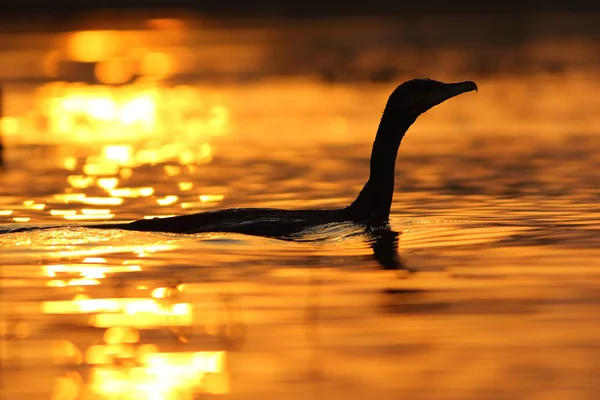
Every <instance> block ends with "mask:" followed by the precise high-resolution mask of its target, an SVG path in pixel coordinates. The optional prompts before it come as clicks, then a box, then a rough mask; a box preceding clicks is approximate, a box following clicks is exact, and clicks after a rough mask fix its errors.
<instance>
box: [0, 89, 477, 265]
mask: <svg viewBox="0 0 600 400" xmlns="http://www.w3.org/2000/svg"><path fill="white" fill-rule="evenodd" d="M473 90H475V91H476V90H477V85H476V84H475V83H474V82H471V81H465V82H458V83H443V82H439V81H435V80H432V79H413V80H410V81H407V82H404V83H403V84H401V85H400V86H398V87H397V88H396V89H395V90H394V91H393V92H392V94H391V95H390V97H389V99H388V101H387V104H386V106H385V109H384V111H383V115H382V117H381V122H380V123H379V128H378V130H377V135H376V137H375V142H374V143H373V149H372V152H371V162H370V175H369V180H368V181H367V183H366V184H365V186H364V187H363V189H362V190H361V192H360V194H359V195H358V197H357V198H356V200H354V202H353V203H352V204H350V205H349V206H348V207H345V208H340V209H334V210H281V209H273V208H232V209H226V210H217V211H206V212H201V213H197V214H190V215H181V216H175V217H167V218H154V219H142V220H138V221H134V222H130V223H111V224H99V225H88V226H87V228H104V229H124V230H131V231H146V232H172V233H184V234H185V233H202V232H232V233H243V234H248V235H255V236H263V237H271V238H278V239H283V240H295V239H296V235H295V234H298V233H300V232H302V231H304V230H305V229H307V228H310V227H317V226H319V225H324V224H330V223H343V222H351V223H355V224H359V225H361V226H362V227H364V228H365V229H364V232H365V233H366V235H367V238H368V241H369V242H370V244H371V247H372V248H373V253H374V257H375V259H376V260H377V261H378V262H379V263H380V264H381V266H382V267H383V268H385V269H404V268H405V267H404V266H403V265H402V262H401V260H400V258H399V256H398V251H397V250H398V233H397V232H395V231H393V230H391V228H390V226H389V223H388V220H389V214H390V208H391V205H392V197H393V194H394V174H395V164H396V156H397V154H398V148H399V147H400V142H401V141H402V138H403V137H404V134H405V133H406V131H407V130H408V128H409V127H410V126H411V125H412V124H413V123H414V122H415V120H416V119H417V117H418V116H419V115H421V114H423V113H424V112H425V111H427V110H429V109H430V108H432V107H434V106H436V105H438V104H440V103H442V102H444V101H446V100H448V99H450V98H452V97H454V96H457V95H459V94H461V93H465V92H470V91H473ZM30 229H32V228H20V229H14V230H8V231H3V232H0V233H9V232H19V231H26V230H30Z"/></svg>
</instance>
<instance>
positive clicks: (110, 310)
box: [42, 278, 193, 329]
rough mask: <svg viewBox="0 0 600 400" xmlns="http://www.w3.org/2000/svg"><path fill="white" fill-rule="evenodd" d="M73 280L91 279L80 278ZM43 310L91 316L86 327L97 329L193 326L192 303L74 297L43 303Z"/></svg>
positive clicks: (144, 299) (50, 312) (45, 311)
mask: <svg viewBox="0 0 600 400" xmlns="http://www.w3.org/2000/svg"><path fill="white" fill-rule="evenodd" d="M76 281H89V282H92V281H93V280H92V279H88V278H82V279H78V280H76ZM96 282H97V281H96ZM87 284H92V283H87ZM66 285H69V283H67V284H66ZM52 286H61V285H52ZM69 286H70V285H69ZM42 311H43V312H44V313H46V314H90V313H94V315H91V316H90V320H89V324H90V325H92V326H95V327H99V328H110V327H112V326H122V327H123V326H125V327H137V328H140V329H144V328H146V329H150V328H157V327H162V326H191V325H192V323H193V313H192V306H191V304H189V303H176V304H162V303H160V302H158V301H156V300H154V299H148V298H112V299H110V298H107V299H86V298H76V299H73V300H59V301H45V302H43V303H42Z"/></svg>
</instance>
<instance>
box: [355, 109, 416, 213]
mask: <svg viewBox="0 0 600 400" xmlns="http://www.w3.org/2000/svg"><path fill="white" fill-rule="evenodd" d="M415 120H416V117H410V116H407V115H401V113H398V112H388V111H387V109H386V111H384V113H383V116H382V117H381V122H380V123H379V129H377V135H376V136H375V142H374V143H373V150H372V151H371V171H370V175H369V180H368V181H367V183H366V184H365V186H364V187H363V189H362V190H361V192H360V194H359V195H358V197H357V198H356V200H354V202H353V203H352V204H351V205H350V206H349V207H348V211H349V212H350V215H351V217H352V219H355V220H359V221H373V222H382V221H387V220H388V219H389V215H390V208H391V206H392V198H393V195H394V175H395V169H396V156H397V155H398V148H399V147H400V143H401V142H402V138H404V134H405V133H406V131H407V130H408V128H409V127H410V126H411V125H412V124H413V122H415Z"/></svg>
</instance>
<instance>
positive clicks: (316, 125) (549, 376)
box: [0, 20, 600, 400]
mask: <svg viewBox="0 0 600 400" xmlns="http://www.w3.org/2000/svg"><path fill="white" fill-rule="evenodd" d="M145 23H147V24H148V25H149V26H152V27H156V29H159V30H160V31H159V33H157V32H154V33H153V34H154V36H153V38H152V40H157V39H161V40H163V39H164V41H165V42H169V43H173V42H177V40H181V33H182V31H183V30H184V29H185V23H183V22H182V21H181V20H150V21H146V22H145ZM294 29H296V28H294ZM378 29H379V28H378ZM299 31H301V34H299V35H298V37H301V38H302V41H305V35H306V34H307V29H303V30H299ZM339 32H342V31H339ZM188 33H189V32H188ZM246 33H247V36H244V40H247V41H248V43H251V44H250V45H248V46H247V47H243V48H242V47H239V48H238V47H235V48H233V50H236V51H239V52H238V53H236V52H235V51H232V47H231V46H229V45H223V46H221V45H218V46H217V45H215V46H214V47H213V48H211V49H206V48H204V52H201V53H202V55H203V57H204V58H203V59H202V60H203V62H202V63H190V62H189V59H187V61H186V54H188V53H189V51H188V50H189V49H186V48H178V49H177V48H169V49H165V48H155V47H153V46H146V45H147V44H152V43H151V42H152V40H148V43H140V41H139V40H142V39H143V40H146V39H148V36H144V35H138V36H136V34H135V33H132V32H127V31H119V32H118V35H119V38H121V39H120V40H119V41H114V40H110V38H111V37H114V35H116V34H117V33H116V31H110V30H103V31H88V30H86V31H80V32H69V33H65V34H64V35H62V36H61V38H60V41H59V43H58V46H59V47H60V51H57V49H53V50H51V51H49V52H48V54H46V57H45V58H44V62H43V68H42V70H43V71H44V73H45V74H46V75H47V76H49V77H52V79H56V81H55V82H51V83H49V84H40V85H39V86H38V85H37V84H36V85H34V86H35V88H32V87H30V86H27V87H25V88H10V90H11V92H10V94H9V95H7V97H6V98H7V101H6V103H7V104H8V105H10V107H14V108H13V109H15V110H19V111H20V112H13V111H10V112H7V114H6V115H5V116H4V117H3V118H2V119H1V120H0V127H1V128H2V133H3V140H4V143H5V144H6V149H7V150H6V151H5V158H6V168H5V169H4V170H2V172H1V173H0V225H1V228H0V229H2V230H10V231H12V232H13V233H10V234H6V235H0V260H1V261H0V263H1V266H0V284H1V286H2V288H1V294H0V369H1V371H0V397H1V398H3V399H4V398H7V399H13V398H56V399H58V398H61V399H74V398H80V399H86V398H90V399H91V398H148V399H154V398H174V399H175V398H197V397H201V396H205V395H209V394H232V395H234V396H238V397H248V398H260V399H264V398H290V399H305V398H311V397H315V396H316V397H319V396H320V397H327V398H367V397H372V396H378V397H382V398H389V399H397V398H399V397H401V398H411V399H412V398H416V399H419V398H420V399H441V398H460V399H478V400H479V399H486V398H489V399H496V398H498V397H504V398H555V397H556V396H559V397H560V396H563V397H565V398H569V399H571V398H586V397H589V396H592V397H593V396H594V395H593V394H594V393H597V391H598V380H597V379H596V378H597V376H598V375H599V370H598V363H597V362H596V360H597V359H598V358H599V357H598V354H597V351H596V350H595V349H597V348H598V337H600V332H599V330H598V327H600V324H598V317H597V308H598V304H600V298H599V295H598V290H597V286H598V283H599V279H600V274H599V272H598V271H599V267H600V266H599V264H598V260H600V254H599V252H598V246H597V242H598V235H599V232H600V228H599V225H600V222H599V218H598V215H600V214H599V213H600V206H599V205H598V201H597V197H598V179H597V171H598V170H599V169H600V156H599V155H600V151H598V150H597V149H598V148H599V145H600V142H598V126H600V125H599V124H598V113H597V110H596V106H595V105H596V104H597V103H598V99H597V97H598V93H600V92H599V91H598V90H596V89H597V87H596V86H597V82H598V80H597V79H596V78H597V72H595V71H593V70H590V69H587V70H586V69H582V70H578V69H576V68H575V69H572V70H565V71H564V72H563V73H560V74H559V75H555V74H549V73H536V74H534V75H532V76H527V77H523V76H519V75H505V76H484V77H481V78H479V77H475V78H476V80H477V82H478V83H479V82H481V84H480V93H479V94H478V96H476V98H473V99H469V98H465V99H462V100H461V103H460V104H452V103H449V104H448V105H447V107H444V108H439V109H437V110H433V113H431V114H428V115H425V116H423V118H421V119H420V120H419V123H418V124H417V125H415V127H414V129H413V130H411V132H410V133H409V135H408V136H407V138H406V140H405V143H404V144H403V148H402V149H401V153H400V156H399V159H398V170H397V183H398V187H397V191H398V193H397V194H396V197H395V202H394V205H393V215H392V221H391V225H390V226H389V227H382V229H365V228H364V227H361V226H350V225H343V226H339V225H338V226H321V227H319V229H317V230H312V231H311V230H308V231H304V232H302V235H298V236H296V237H290V238H287V240H286V241H282V240H274V239H273V238H266V237H263V236H242V235H238V234H235V233H217V234H215V233H200V234H196V235H174V234H167V233H149V232H124V231H120V230H118V229H111V230H97V229H89V228H85V227H82V226H81V225H90V224H93V223H99V224H104V223H108V222H110V223H113V222H114V223H118V222H122V221H128V220H132V219H141V218H156V217H159V218H160V217H165V216H173V215H181V214H183V213H190V212H196V211H202V210H210V209H215V208H225V207H229V206H234V205H235V206H241V207H279V208H321V207H322V208H336V207H342V206H345V205H346V204H348V202H349V200H351V199H352V198H354V196H355V195H356V193H358V191H359V190H360V186H361V185H362V184H363V183H364V180H365V178H366V173H367V170H368V158H367V157H368V150H369V146H370V144H371V142H372V136H373V133H374V131H375V128H376V124H377V122H378V118H379V117H380V113H381V108H382V106H383V102H384V101H385V98H386V97H387V95H388V94H389V89H390V87H389V85H387V84H382V83H368V84H365V83H348V84H343V85H342V84H331V83H328V84H325V83H323V82H320V81H316V80H314V79H312V78H310V77H302V78H298V79H290V80H281V79H271V78H269V79H265V80H264V81H261V82H259V83H252V82H246V83H244V84H238V83H236V84H216V83H211V84H197V83H193V82H185V83H183V82H179V81H176V80H171V81H169V80H168V78H170V77H173V76H175V74H176V73H177V72H181V71H185V70H186V68H194V69H197V68H204V69H205V70H207V69H211V68H212V69H214V70H219V71H220V72H223V71H231V70H232V69H239V68H242V67H243V68H246V69H245V70H244V73H245V74H251V73H252V71H256V70H257V69H258V68H259V67H260V65H261V63H264V64H268V65H269V67H270V68H273V70H275V69H277V68H279V66H278V63H277V62H274V60H273V59H269V58H268V57H267V56H265V54H267V53H266V52H264V51H263V49H264V46H263V45H264V43H265V42H266V41H268V39H269V38H273V37H274V36H269V35H268V34H267V33H265V31H254V32H246ZM346 33H347V31H344V32H343V35H342V34H341V33H339V34H340V35H341V36H340V37H342V36H343V42H344V43H347V40H348V39H347V36H345V35H346ZM229 34H230V33H229V32H225V33H223V32H221V33H220V35H222V36H219V37H220V38H221V40H223V39H226V40H229V39H227V38H229V36H227V35H229ZM288 34H289V32H288ZM359 34H360V35H363V33H362V31H360V32H359ZM121 35H124V36H121ZM178 35H179V38H177V36H178ZM203 35H204V36H203ZM211 35H217V33H215V32H208V31H207V32H203V33H202V35H198V36H197V37H196V36H194V37H193V39H194V40H206V41H210V40H213V39H214V37H216V36H211ZM223 35H225V36H226V37H225V38H224V37H223ZM313 35H314V36H313ZM217 36H218V35H217ZM310 36H311V41H313V42H314V41H317V40H319V39H318V36H319V35H318V34H316V33H314V31H312V30H311V35H310ZM107 38H108V39H107ZM123 38H129V39H132V41H131V42H130V43H129V42H128V40H126V39H123ZM133 39H135V40H133ZM143 40H142V41H143ZM381 42H383V41H381ZM86 43H94V44H96V45H97V46H89V45H85V46H84V44H86ZM227 43H229V42H227ZM130 44H131V45H132V47H134V48H133V49H129V48H127V46H129V45H130ZM542 45H544V44H543V43H542ZM114 46H116V47H119V46H121V47H120V48H116V47H114ZM586 46H587V45H586ZM590 46H592V45H591V44H590ZM567 47H569V46H567ZM327 48H328V49H329V46H327ZM544 48H545V47H544ZM587 48H588V47H585V49H587ZM590 48H591V47H590ZM559 49H560V51H559V52H558V53H560V55H561V57H563V58H564V55H565V54H569V52H565V51H563V50H564V48H562V47H560V46H559ZM130 50H131V51H130ZM327 51H329V50H327ZM436 51H438V50H436ZM548 51H550V50H548ZM377 52H378V54H384V55H385V54H387V53H386V50H385V49H381V50H377ZM392 53H393V54H396V53H397V52H392ZM392 53H390V54H392ZM502 53H503V54H506V52H505V51H502ZM583 53H585V54H589V57H588V56H586V60H591V59H592V58H593V57H594V52H593V51H586V52H583ZM583 53H582V54H583ZM44 54H45V53H44ZM306 54H310V53H303V54H300V53H299V54H293V55H291V56H293V57H291V58H290V59H291V60H296V59H302V58H303V57H304V58H307V59H308V58H310V57H305V56H306ZM365 54H367V55H368V54H371V53H369V52H367V53H363V54H362V56H361V60H368V61H371V57H365ZM403 54H407V53H403ZM436 54H437V55H439V58H436V59H437V60H444V61H449V60H450V61H451V60H452V59H455V60H456V59H457V55H456V53H455V52H452V51H450V50H448V49H442V50H439V51H438V53H436ZM65 57H67V59H65ZM232 57H233V60H242V61H244V62H239V63H235V62H232ZM394 57H396V56H394ZM383 58H384V59H386V60H389V59H390V58H389V57H383ZM403 58H404V59H403V60H401V63H402V64H404V63H405V62H410V60H409V59H410V58H411V57H403ZM211 60H212V61H211ZM214 60H216V62H213V61H214ZM219 60H221V62H220V63H219V62H218V61H219ZM265 60H266V61H265ZM424 60H426V63H424V64H427V65H428V66H432V65H434V66H435V67H436V68H438V65H437V64H439V63H433V64H432V63H431V58H429V59H424ZM413 61H414V60H413ZM459 61H460V60H457V61H456V63H459V64H461V65H463V64H465V63H463V62H459ZM319 62H321V61H319ZM322 62H323V63H324V69H327V68H329V67H330V66H329V65H328V64H329V62H328V61H327V60H322ZM386 62H387V61H386ZM86 63H89V64H93V65H91V68H90V65H86ZM590 63H591V61H590ZM590 63H588V64H586V65H588V66H589V65H591V64H590ZM207 64H210V65H207ZM234 64H235V65H234ZM290 64H294V65H298V64H300V63H298V62H290ZM325 64H327V65H325ZM367 64H369V68H371V69H373V70H377V69H378V68H379V67H381V66H380V65H379V66H378V65H374V64H373V63H367ZM375 64H377V63H375ZM442 64H443V63H442ZM466 64H468V63H466ZM86 67H87V68H88V69H87V70H86V69H85V68H86ZM463 67H464V66H463ZM463 67H461V68H463ZM467 67H468V65H467ZM302 68H305V67H304V66H303V67H302ZM419 68H421V67H419ZM424 70H425V71H426V69H419V71H424ZM459 70H460V69H459ZM248 71H250V72H248ZM322 72H323V71H321V73H322ZM438 72H439V70H437V69H436V74H437V73H438ZM446 73H448V71H446V72H444V74H446ZM419 74H421V72H419ZM448 74H449V73H448ZM468 75H469V77H470V76H471V74H470V73H469V74H468ZM73 76H78V77H79V78H81V77H82V76H83V77H85V79H83V78H81V79H80V80H81V82H86V83H69V82H68V81H69V80H70V78H69V77H73ZM445 76H448V75H445ZM463 77H464V76H461V77H460V78H463ZM67 78H69V79H67ZM23 99H29V100H28V102H25V101H23ZM532 99H535V101H533V100H532ZM15 104H16V105H15ZM23 104H26V105H27V107H25V106H23ZM19 107H20V108H19ZM57 225H60V226H64V227H62V228H59V229H39V230H31V229H30V228H31V227H33V226H42V227H47V226H57ZM288 233H289V232H288ZM407 276H408V277H410V278H411V279H399V278H405V277H407ZM573 327H578V328H581V329H573ZM457 366H459V368H457Z"/></svg>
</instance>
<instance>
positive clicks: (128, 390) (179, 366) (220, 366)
mask: <svg viewBox="0 0 600 400" xmlns="http://www.w3.org/2000/svg"><path fill="white" fill-rule="evenodd" d="M140 347H141V346H140ZM94 351H96V352H101V351H103V350H102V349H95V350H94ZM104 351H106V350H104ZM225 355H226V353H225V352H224V351H215V352H209V351H206V352H180V353H149V354H147V355H146V356H145V358H144V359H145V362H143V363H142V365H141V366H137V367H132V368H118V367H114V366H112V365H108V366H105V365H103V366H100V365H99V366H96V367H94V368H93V369H92V371H91V390H92V391H93V392H95V393H97V394H99V395H102V396H119V397H124V398H137V399H175V398H181V396H182V395H183V396H184V398H187V396H192V394H194V393H196V394H197V392H198V391H199V390H201V391H204V392H207V393H211V394H225V393H228V392H229V391H230V388H229V377H228V374H227V373H226V371H225ZM99 359H102V360H103V361H107V357H106V356H104V357H103V358H101V357H99ZM186 394H187V395H186Z"/></svg>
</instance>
